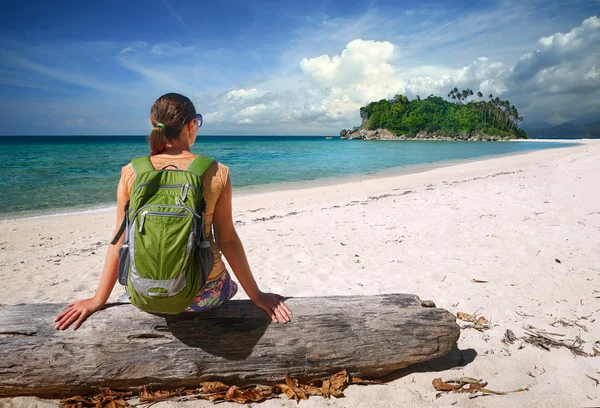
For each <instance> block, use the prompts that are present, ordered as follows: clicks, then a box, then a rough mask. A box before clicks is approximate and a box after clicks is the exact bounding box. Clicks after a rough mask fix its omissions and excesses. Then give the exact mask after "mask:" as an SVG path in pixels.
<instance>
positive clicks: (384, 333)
mask: <svg viewBox="0 0 600 408" xmlns="http://www.w3.org/2000/svg"><path fill="white" fill-rule="evenodd" d="M285 303H286V304H287V305H288V306H289V307H290V309H291V310H292V312H293V316H292V321H291V322H290V323H288V324H272V323H271V321H270V318H268V316H267V315H266V314H265V313H264V312H263V311H262V310H260V309H258V308H256V307H255V306H254V305H253V304H252V303H251V302H250V301H246V300H237V301H231V302H228V303H226V304H225V305H223V306H221V307H219V308H217V309H214V310H212V311H209V312H204V313H182V314H180V315H173V316H159V315H153V314H148V313H145V312H142V311H140V310H138V309H136V308H135V307H133V306H131V305H129V304H111V305H107V307H105V308H104V309H103V310H101V311H98V312H97V313H95V314H93V315H92V316H91V317H90V318H89V319H88V320H87V321H86V322H85V323H84V324H83V325H82V326H81V327H80V328H79V329H78V330H76V331H73V330H71V329H70V328H69V329H67V330H65V331H58V330H55V329H54V323H53V321H54V317H55V316H56V315H57V314H58V313H60V311H61V310H63V309H64V305H62V304H25V305H9V306H6V305H5V306H0V355H1V356H0V397H1V396H16V395H36V396H40V397H64V396H69V395H75V394H88V393H93V392H96V391H98V390H99V389H100V388H103V387H109V388H113V389H119V390H133V389H137V388H138V387H140V386H143V385H158V386H160V387H163V388H172V387H173V388H174V387H180V386H182V387H183V386H185V387H197V386H198V384H199V383H200V382H202V381H207V380H221V381H223V382H226V383H229V384H244V383H250V382H251V383H273V382H277V381H282V379H283V378H284V376H285V373H286V372H288V373H289V374H290V375H291V376H292V377H295V378H298V379H304V380H306V379H310V378H314V377H321V376H327V375H330V374H332V373H335V372H336V371H338V370H340V369H344V368H345V369H347V370H348V371H349V372H350V373H351V374H353V375H357V376H360V377H362V378H377V377H381V376H383V375H385V374H388V373H390V372H392V371H395V370H398V369H400V368H403V367H406V366H408V365H410V364H414V363H417V362H421V361H425V360H429V359H432V358H436V357H440V356H442V355H444V354H446V353H447V352H448V351H449V350H450V349H451V348H452V347H453V346H454V344H455V343H456V341H457V340H458V336H459V332H460V329H459V327H458V325H457V324H456V322H455V317H454V315H452V314H451V313H449V312H448V311H446V310H444V309H438V308H435V307H423V306H422V302H421V300H419V298H418V297H417V296H415V295H407V294H394V295H379V296H340V297H311V298H289V299H287V300H286V301H285Z"/></svg>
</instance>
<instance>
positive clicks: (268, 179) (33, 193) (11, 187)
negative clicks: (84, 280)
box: [0, 136, 569, 219]
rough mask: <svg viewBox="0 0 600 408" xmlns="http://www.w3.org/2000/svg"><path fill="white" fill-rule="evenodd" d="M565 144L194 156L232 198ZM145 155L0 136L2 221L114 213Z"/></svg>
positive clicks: (302, 147)
mask: <svg viewBox="0 0 600 408" xmlns="http://www.w3.org/2000/svg"><path fill="white" fill-rule="evenodd" d="M568 145H569V144H564V143H544V142H523V143H518V142H514V143H513V142H509V143H508V142H429V141H427V142H426V141H406V142H398V141H359V140H340V139H339V137H334V138H333V140H328V139H326V138H325V137H324V136H323V137H283V136H282V137H277V136H268V137H267V136H264V137H263V136H220V137H217V136H201V137H199V138H198V139H197V142H196V144H195V145H194V146H193V147H192V152H193V153H195V154H203V155H206V156H210V157H215V158H216V159H217V160H219V161H220V162H222V163H223V164H225V165H227V166H229V168H230V175H231V180H232V184H233V187H234V191H236V192H242V193H244V192H257V191H261V190H266V189H274V188H278V187H282V185H281V183H289V182H303V181H308V180H312V183H313V184H315V183H319V182H320V180H322V181H325V180H328V181H329V182H331V179H332V178H333V179H335V178H347V177H356V176H360V175H372V174H377V173H378V172H382V171H387V170H390V169H397V170H398V171H402V169H408V168H410V166H414V165H427V164H434V163H438V162H444V161H457V160H467V159H475V158H479V157H484V156H493V155H504V154H512V153H519V152H523V151H530V150H540V149H550V148H560V147H564V146H568ZM148 153H149V149H148V146H147V143H146V138H145V137H144V136H85V137H83V136H82V137H71V136H69V137H67V136H65V137H54V136H53V137H50V136H35V137H33V136H32V137H25V136H23V137H0V163H1V164H2V166H3V168H4V171H3V175H4V176H3V177H0V219H11V218H18V217H24V216H35V215H44V214H54V213H62V212H71V211H83V210H90V209H94V208H96V209H97V208H102V207H108V206H114V204H115V202H116V198H115V197H116V188H117V183H118V181H119V177H120V171H121V167H122V166H124V165H126V164H127V163H129V162H130V161H131V159H132V158H133V157H136V156H142V155H147V154H148Z"/></svg>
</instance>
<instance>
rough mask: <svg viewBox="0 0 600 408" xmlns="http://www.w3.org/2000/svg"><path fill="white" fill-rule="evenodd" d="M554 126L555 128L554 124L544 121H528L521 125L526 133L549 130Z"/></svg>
mask: <svg viewBox="0 0 600 408" xmlns="http://www.w3.org/2000/svg"><path fill="white" fill-rule="evenodd" d="M552 126H554V125H553V124H552V123H548V122H544V121H543V120H534V121H527V122H525V123H523V124H522V125H520V127H521V129H523V130H524V131H526V132H529V131H533V130H538V129H548V128H551V127H552Z"/></svg>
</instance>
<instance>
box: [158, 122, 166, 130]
mask: <svg viewBox="0 0 600 408" xmlns="http://www.w3.org/2000/svg"><path fill="white" fill-rule="evenodd" d="M156 127H159V128H162V130H165V128H166V126H165V125H164V124H162V123H157V124H156Z"/></svg>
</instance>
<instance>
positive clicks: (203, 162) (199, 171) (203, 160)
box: [186, 156, 215, 177]
mask: <svg viewBox="0 0 600 408" xmlns="http://www.w3.org/2000/svg"><path fill="white" fill-rule="evenodd" d="M214 162H215V159H212V158H210V157H204V156H196V158H195V159H194V160H193V161H192V162H191V163H190V165H189V166H188V168H187V170H186V171H189V172H191V173H194V174H195V175H197V176H198V177H202V175H203V174H204V172H205V171H206V170H208V168H209V167H210V166H212V164H213V163H214Z"/></svg>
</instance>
